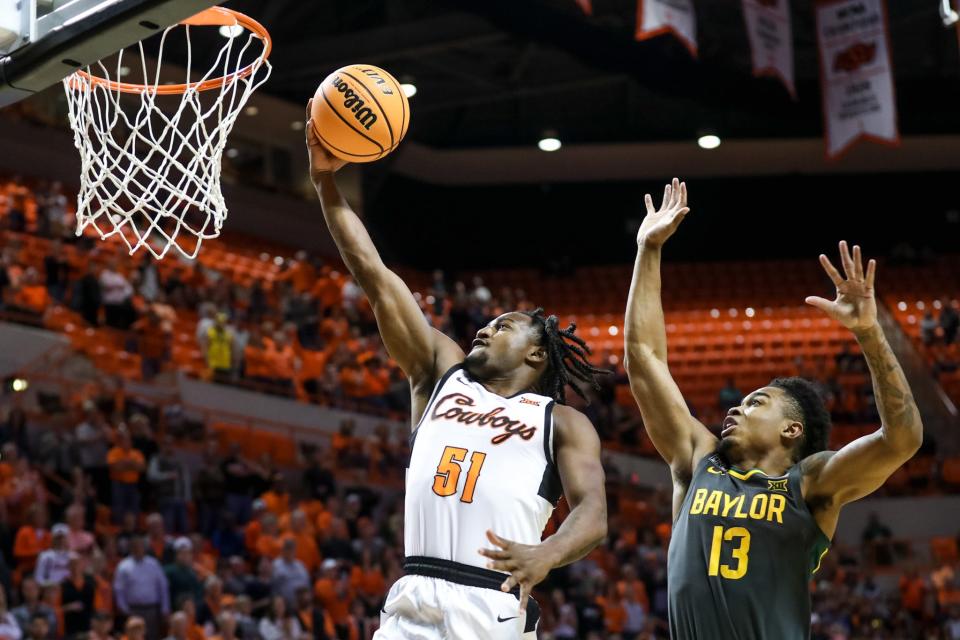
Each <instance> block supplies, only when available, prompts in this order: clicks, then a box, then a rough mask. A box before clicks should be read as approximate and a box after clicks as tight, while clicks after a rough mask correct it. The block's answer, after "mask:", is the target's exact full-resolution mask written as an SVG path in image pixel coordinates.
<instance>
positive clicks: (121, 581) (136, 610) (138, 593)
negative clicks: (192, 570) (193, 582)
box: [113, 536, 170, 640]
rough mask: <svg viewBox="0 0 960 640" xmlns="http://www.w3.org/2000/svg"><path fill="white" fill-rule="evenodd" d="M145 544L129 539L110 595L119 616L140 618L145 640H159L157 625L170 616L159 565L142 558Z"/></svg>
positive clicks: (139, 538)
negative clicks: (145, 634) (125, 554)
mask: <svg viewBox="0 0 960 640" xmlns="http://www.w3.org/2000/svg"><path fill="white" fill-rule="evenodd" d="M146 543H147V541H146V540H145V539H144V538H143V537H142V536H136V537H135V538H133V540H132V542H131V545H130V546H131V548H130V556H129V557H127V558H124V560H123V561H122V562H121V563H120V564H119V566H117V571H116V574H115V576H114V580H113V593H114V596H115V597H116V601H117V609H118V610H119V611H120V613H122V614H123V615H126V616H139V617H140V618H142V620H143V621H145V622H146V628H147V638H148V639H149V640H159V638H160V625H161V623H162V621H163V620H165V619H166V617H167V616H168V615H169V614H170V591H169V585H168V584H167V578H166V576H165V575H164V573H163V569H162V568H161V567H160V563H159V562H157V560H156V558H153V557H152V556H148V555H146ZM128 624H129V623H128ZM128 633H129V630H128Z"/></svg>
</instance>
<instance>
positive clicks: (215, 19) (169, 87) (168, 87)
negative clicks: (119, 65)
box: [76, 7, 273, 95]
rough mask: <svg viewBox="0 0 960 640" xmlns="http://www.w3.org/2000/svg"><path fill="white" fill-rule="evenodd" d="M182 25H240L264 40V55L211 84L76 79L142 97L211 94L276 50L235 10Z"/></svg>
mask: <svg viewBox="0 0 960 640" xmlns="http://www.w3.org/2000/svg"><path fill="white" fill-rule="evenodd" d="M180 24H182V25H194V26H200V25H204V26H214V27H216V26H222V27H233V26H236V25H240V26H242V27H244V28H246V29H247V30H248V31H251V32H253V33H255V34H257V35H258V36H259V37H260V39H261V40H263V44H264V46H263V54H262V55H261V56H260V58H259V59H258V60H256V61H254V62H251V63H250V64H248V65H247V66H245V67H244V68H243V69H240V70H239V71H237V72H236V73H231V74H229V75H226V76H221V77H219V78H211V79H210V80H205V81H203V82H190V83H184V84H164V85H157V86H153V85H149V84H133V83H129V82H117V81H115V80H107V79H106V78H101V77H99V76H95V75H93V74H90V73H87V72H86V71H77V72H76V75H78V76H80V77H81V78H83V79H85V80H86V81H87V82H89V83H90V84H92V85H100V86H104V87H107V88H109V89H110V90H111V91H119V92H121V93H143V92H144V91H151V92H153V93H156V94H158V95H174V94H178V93H181V94H182V93H186V92H187V90H189V89H194V90H196V91H208V90H209V89H218V88H220V87H222V86H223V85H225V84H226V83H227V82H233V81H236V80H241V79H243V78H246V77H247V76H249V75H250V74H251V73H253V71H254V69H255V68H257V67H259V66H260V65H261V64H262V63H263V62H264V61H265V60H266V59H267V58H268V57H270V51H271V50H272V49H273V42H272V41H271V40H270V33H269V32H268V31H267V30H266V28H265V27H264V26H263V25H262V24H260V23H259V22H257V21H256V20H254V19H253V18H251V17H250V16H247V15H244V14H242V13H240V12H239V11H234V10H233V9H227V8H226V7H210V8H209V9H204V10H203V11H201V12H200V13H198V14H196V15H195V16H191V17H189V18H187V19H186V20H183V21H181V22H180Z"/></svg>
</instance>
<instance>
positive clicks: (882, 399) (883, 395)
mask: <svg viewBox="0 0 960 640" xmlns="http://www.w3.org/2000/svg"><path fill="white" fill-rule="evenodd" d="M857 341H858V342H859V343H860V347H861V349H862V350H863V356H864V358H866V360H867V365H868V366H869V367H870V375H871V376H872V378H873V392H874V396H875V397H876V399H877V410H878V411H879V412H880V419H881V421H882V423H883V432H884V436H887V437H891V438H901V437H907V436H909V435H913V436H915V437H917V438H919V437H922V434H923V427H922V425H921V422H920V412H919V410H918V409H917V404H916V402H914V399H913V394H912V393H910V385H909V384H908V383H907V378H906V376H905V375H904V373H903V369H902V368H901V367H900V363H899V362H897V358H896V356H895V355H894V353H893V349H891V348H890V344H889V343H888V342H887V339H886V338H885V337H884V335H883V331H882V330H881V329H880V328H879V327H875V328H873V329H870V330H867V331H865V332H862V333H857Z"/></svg>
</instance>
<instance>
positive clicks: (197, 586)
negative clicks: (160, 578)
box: [163, 537, 203, 605]
mask: <svg viewBox="0 0 960 640" xmlns="http://www.w3.org/2000/svg"><path fill="white" fill-rule="evenodd" d="M173 548H174V551H175V552H176V560H175V561H174V562H173V564H168V565H167V566H165V567H164V568H163V573H164V575H165V576H166V579H167V584H168V585H169V588H170V598H169V602H179V601H180V598H182V597H183V596H189V597H190V598H192V599H193V601H194V604H197V605H199V603H200V601H201V599H202V598H203V585H202V584H201V583H200V578H198V577H197V572H196V571H195V570H194V566H193V544H192V543H191V542H190V540H189V539H188V538H185V537H181V538H177V540H176V542H174V543H173Z"/></svg>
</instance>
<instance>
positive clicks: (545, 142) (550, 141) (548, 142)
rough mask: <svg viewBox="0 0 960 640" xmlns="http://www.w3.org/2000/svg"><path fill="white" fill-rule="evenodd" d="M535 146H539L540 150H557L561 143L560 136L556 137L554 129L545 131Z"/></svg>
mask: <svg viewBox="0 0 960 640" xmlns="http://www.w3.org/2000/svg"><path fill="white" fill-rule="evenodd" d="M537 146H538V147H540V151H548V152H549V151H557V150H558V149H559V148H560V147H562V146H563V144H562V143H561V142H560V138H558V137H557V132H556V131H545V132H544V133H543V137H542V138H540V142H538V143H537Z"/></svg>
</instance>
